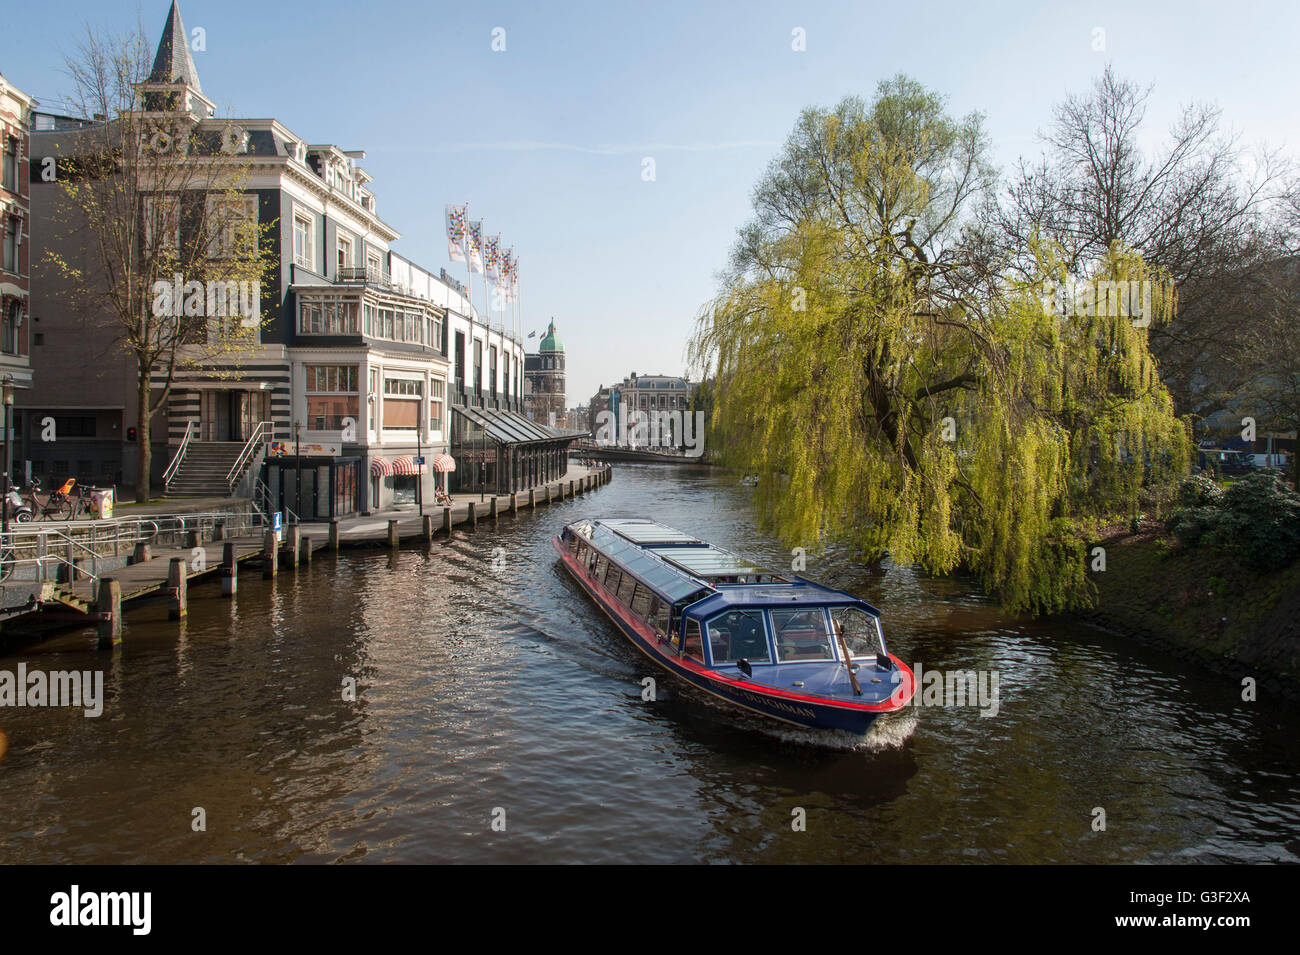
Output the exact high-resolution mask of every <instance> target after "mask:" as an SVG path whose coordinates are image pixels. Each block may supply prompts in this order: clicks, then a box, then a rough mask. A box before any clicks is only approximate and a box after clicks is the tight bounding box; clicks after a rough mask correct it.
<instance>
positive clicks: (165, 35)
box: [149, 0, 203, 93]
mask: <svg viewBox="0 0 1300 955" xmlns="http://www.w3.org/2000/svg"><path fill="white" fill-rule="evenodd" d="M149 82H150V83H184V84H185V85H186V86H188V87H190V88H191V89H193V90H194V91H195V92H196V93H201V92H203V88H202V87H201V86H199V71H198V70H196V69H195V68H194V58H193V57H192V56H190V42H189V35H188V34H187V33H186V32H185V24H184V23H182V22H181V8H180V6H178V5H177V3H176V0H172V8H171V11H170V12H169V13H168V14H167V24H166V26H164V27H163V32H162V39H160V40H159V41H158V52H157V53H156V54H154V58H153V70H152V71H150V73H149Z"/></svg>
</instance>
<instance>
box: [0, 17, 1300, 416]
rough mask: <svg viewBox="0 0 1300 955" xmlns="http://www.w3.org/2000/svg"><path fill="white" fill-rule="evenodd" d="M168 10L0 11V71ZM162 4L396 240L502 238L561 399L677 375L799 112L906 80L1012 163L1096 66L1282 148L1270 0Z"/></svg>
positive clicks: (62, 83)
mask: <svg viewBox="0 0 1300 955" xmlns="http://www.w3.org/2000/svg"><path fill="white" fill-rule="evenodd" d="M168 5H169V0H149V2H145V3H142V4H137V3H136V2H135V0H131V2H117V0H49V2H46V3H43V4H33V3H25V4H11V5H10V9H7V10H6V13H5V15H4V17H5V23H6V29H5V30H4V32H3V34H0V72H3V73H4V75H5V76H6V77H7V78H8V79H9V80H10V82H12V83H14V84H15V85H17V86H18V87H19V88H21V89H23V90H25V91H26V92H29V93H31V94H33V95H35V96H36V97H38V98H39V99H41V100H42V102H43V103H44V104H45V105H53V104H54V103H55V101H56V100H57V99H58V98H59V97H60V96H61V95H62V94H63V93H64V92H65V91H66V89H67V84H66V80H65V78H64V76H63V73H62V64H63V61H64V59H65V57H66V55H67V54H68V53H69V52H71V51H72V50H73V48H74V47H75V44H76V39H77V34H78V32H79V31H81V30H82V29H84V26H83V25H84V24H87V23H89V24H92V25H94V26H96V27H99V28H110V29H114V30H120V29H125V28H128V27H130V26H131V25H133V24H134V22H135V20H136V17H137V12H138V14H139V16H140V18H141V19H142V20H143V22H144V24H145V27H146V31H147V32H148V34H149V36H150V38H151V41H152V40H154V39H156V37H157V36H158V34H159V33H160V32H161V30H162V25H163V22H164V20H165V18H166V14H167V8H168ZM1135 7H1137V9H1134V8H1135ZM181 13H182V16H183V19H184V22H185V26H186V28H187V29H189V30H191V31H193V30H194V29H195V28H202V29H203V30H204V32H205V35H206V37H205V39H206V50H205V51H202V52H195V53H194V59H195V63H196V65H197V67H198V70H199V76H200V79H201V82H202V84H203V89H204V92H205V93H207V94H208V95H209V96H210V97H211V98H212V99H214V100H215V101H216V102H217V104H218V107H219V109H220V111H221V114H222V115H237V116H238V115H242V116H256V117H265V116H274V117H275V118H277V119H279V120H280V121H281V122H283V123H284V124H285V125H286V126H288V127H289V128H290V129H292V130H294V131H295V132H296V133H298V134H299V135H301V136H303V137H304V138H305V139H307V140H308V141H309V142H313V143H324V142H329V143H334V144H337V145H339V146H341V147H342V148H344V149H364V150H366V153H367V158H366V160H365V161H364V163H363V165H364V166H365V168H366V169H367V170H368V171H369V172H370V174H371V175H373V176H374V178H375V181H374V182H373V183H372V184H371V185H372V188H373V189H374V190H375V192H376V194H377V196H378V201H379V213H380V215H381V216H382V217H383V218H384V219H385V220H386V221H387V222H389V223H390V224H391V225H393V226H394V227H395V228H396V229H398V230H399V231H400V232H401V233H402V236H403V237H402V239H401V240H399V242H398V243H397V244H396V246H395V248H396V249H397V251H399V252H401V253H403V254H404V255H406V256H408V257H410V258H412V259H414V260H416V261H417V262H420V263H421V264H423V265H425V266H428V267H432V268H434V269H437V268H438V267H440V266H447V267H448V269H449V271H452V273H453V274H456V275H458V276H459V275H461V274H463V266H460V265H457V266H452V265H451V263H449V262H448V261H447V258H446V244H445V242H444V241H443V238H442V229H443V219H442V210H443V206H444V204H445V203H448V202H469V204H470V213H471V217H473V218H479V217H482V218H483V219H484V220H485V226H486V228H487V231H488V232H489V233H490V234H492V233H498V232H499V233H501V235H502V237H503V240H504V241H505V243H506V244H507V245H513V246H514V248H515V251H516V253H517V254H518V255H519V258H520V272H521V293H522V299H523V309H524V315H525V331H530V330H533V329H542V328H544V327H545V324H546V321H547V319H548V318H549V317H551V316H554V317H555V320H556V324H557V327H558V330H559V333H560V337H561V338H562V339H563V341H564V342H565V345H566V347H567V350H568V369H569V387H568V391H569V404H570V405H576V404H579V403H585V402H586V400H587V399H588V398H589V397H590V395H591V394H592V393H593V392H594V391H595V389H596V387H597V385H599V384H601V383H606V384H608V383H609V382H610V381H613V380H620V379H621V378H623V377H624V376H625V375H626V374H628V373H629V372H632V371H636V372H639V373H642V374H647V373H661V372H662V373H665V374H667V373H674V372H680V371H682V370H683V369H684V363H685V356H684V349H685V344H686V341H687V339H688V337H689V336H690V334H691V331H692V329H693V327H694V321H695V316H696V314H697V312H698V310H699V308H700V306H701V305H702V304H704V303H705V302H706V301H707V300H708V299H709V298H710V297H711V296H712V295H713V294H714V292H715V291H716V288H717V283H716V278H715V276H716V273H717V271H718V270H719V269H720V268H721V267H722V266H723V264H724V263H725V261H726V257H727V253H728V250H729V249H730V246H731V243H732V239H733V236H734V234H735V230H736V228H737V226H739V225H740V224H741V223H742V222H743V221H744V220H745V219H746V218H747V217H748V215H749V200H750V192H751V190H752V188H753V185H754V183H755V181H756V180H757V179H758V178H759V176H760V175H761V174H762V172H763V169H764V167H765V166H766V164H767V162H768V160H769V159H770V158H771V157H772V156H773V155H774V154H775V153H776V152H777V150H778V149H779V146H780V144H781V143H782V142H783V141H784V139H785V137H786V136H787V134H788V133H789V131H790V129H791V128H792V126H793V124H794V121H795V118H796V117H797V115H798V113H799V111H800V110H801V109H802V108H803V107H805V106H809V105H822V106H829V105H832V104H834V103H835V102H836V101H838V100H839V99H840V98H841V97H843V96H845V95H848V94H859V95H862V96H864V97H870V95H871V93H872V91H873V90H874V88H875V86H876V84H877V82H878V81H879V80H881V79H882V78H886V77H889V76H892V75H894V74H895V73H898V72H904V73H907V74H909V75H911V76H913V77H915V78H916V79H918V80H920V81H921V82H923V83H925V84H926V85H927V86H930V87H932V88H934V89H936V90H938V91H939V92H941V93H943V94H944V95H946V96H947V97H948V101H949V105H950V107H951V110H952V111H953V112H954V113H958V114H965V113H967V112H969V111H971V110H979V111H981V112H983V113H985V114H986V117H987V125H988V129H989V131H990V133H991V136H992V139H993V143H994V148H995V159H996V161H997V162H998V163H999V164H1000V165H1002V166H1003V168H1005V169H1009V168H1010V167H1011V166H1012V164H1013V163H1014V162H1015V160H1016V158H1017V157H1018V156H1020V155H1022V154H1036V153H1037V151H1038V145H1037V142H1036V139H1035V136H1036V133H1037V132H1038V130H1040V129H1042V128H1043V127H1044V126H1046V124H1047V123H1048V121H1049V119H1050V115H1051V107H1052V104H1053V103H1054V102H1057V101H1059V100H1060V99H1061V98H1062V97H1063V96H1064V95H1066V94H1067V93H1069V92H1083V91H1086V89H1087V88H1088V87H1089V85H1090V84H1091V82H1092V80H1093V78H1094V77H1096V76H1097V75H1098V74H1099V73H1100V72H1101V71H1102V69H1104V67H1105V65H1106V64H1107V62H1111V63H1113V64H1114V65H1115V67H1116V69H1117V71H1118V72H1119V73H1120V74H1121V75H1122V76H1125V77H1130V78H1132V79H1135V80H1137V81H1140V82H1141V83H1143V84H1154V87H1155V88H1154V92H1153V95H1152V99H1151V102H1150V108H1149V112H1148V119H1149V126H1150V130H1151V134H1152V141H1153V142H1154V141H1155V140H1156V139H1157V138H1158V135H1159V132H1160V131H1161V130H1162V129H1163V128H1165V127H1167V125H1168V123H1169V122H1170V120H1171V119H1172V118H1173V116H1174V114H1175V111H1176V109H1177V107H1178V106H1179V104H1181V103H1184V102H1187V101H1190V100H1198V101H1208V102H1212V103H1215V104H1217V105H1218V106H1220V107H1221V108H1222V109H1223V112H1224V117H1225V120H1226V121H1227V123H1228V124H1229V126H1230V127H1231V128H1232V129H1233V130H1234V131H1236V132H1237V133H1239V134H1240V135H1241V137H1242V139H1243V141H1245V142H1246V143H1260V142H1267V143H1268V144H1270V145H1274V146H1290V145H1292V144H1293V143H1294V141H1295V138H1296V136H1295V130H1296V128H1297V118H1298V117H1297V113H1298V112H1300V105H1298V103H1300V100H1298V98H1297V95H1296V93H1297V89H1298V88H1300V82H1297V81H1298V80H1300V65H1298V64H1297V57H1296V56H1295V54H1294V44H1295V38H1296V37H1297V35H1300V31H1298V30H1297V27H1298V26H1300V8H1298V7H1296V6H1295V5H1293V4H1288V3H1239V4H1225V3H1186V2H1184V3H1147V4H1140V5H1135V4H1129V3H1044V4H1031V3H1010V2H1003V3H989V4H972V3H934V2H932V3H927V4H924V5H921V6H910V7H908V6H899V5H884V4H876V3H864V2H861V0H857V2H830V3H815V4H810V3H777V2H765V0H750V2H736V3H721V2H719V3H688V2H678V0H666V2H658V3H649V2H647V3H619V2H614V0H608V2H604V3H541V2H526V3H498V4H493V3H474V4H467V3H455V4H444V3H421V2H414V0H370V2H369V3H367V4H365V5H362V4H355V3H346V4H344V3H338V4H332V3H330V2H324V0H317V2H312V3H305V2H298V0H278V2H275V3H266V2H247V0H219V2H218V0H182V2H181ZM496 27H501V28H504V30H505V40H506V50H505V51H504V52H494V51H493V50H492V48H491V44H492V31H493V29H494V28H496ZM796 27H798V28H802V29H803V30H804V31H805V35H806V44H807V49H806V51H804V52H795V51H794V50H792V49H791V37H792V30H794V29H795V28H796ZM1096 28H1101V29H1102V30H1104V31H1105V50H1104V51H1102V52H1097V51H1094V50H1093V45H1094V30H1095V29H1096ZM645 157H652V158H653V159H654V161H655V172H656V178H655V181H653V182H647V181H645V180H643V178H642V160H643V159H644V158H645ZM475 280H476V282H477V281H478V276H475ZM479 289H480V290H479V291H478V292H477V293H476V294H477V295H478V300H479V301H480V302H481V300H482V292H481V286H479Z"/></svg>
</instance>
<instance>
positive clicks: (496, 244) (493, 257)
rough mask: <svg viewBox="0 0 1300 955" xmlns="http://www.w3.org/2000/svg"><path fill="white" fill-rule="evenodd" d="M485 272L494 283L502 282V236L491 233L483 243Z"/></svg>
mask: <svg viewBox="0 0 1300 955" xmlns="http://www.w3.org/2000/svg"><path fill="white" fill-rule="evenodd" d="M483 274H484V275H486V276H487V280H488V281H489V282H491V283H492V284H493V285H500V284H501V236H499V235H491V236H488V239H487V241H486V242H485V243H483Z"/></svg>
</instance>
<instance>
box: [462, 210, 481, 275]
mask: <svg viewBox="0 0 1300 955" xmlns="http://www.w3.org/2000/svg"><path fill="white" fill-rule="evenodd" d="M465 254H466V255H468V256H469V268H470V271H471V272H482V271H483V220H482V219H479V220H478V221H477V222H471V223H470V224H469V232H468V233H466V244H465Z"/></svg>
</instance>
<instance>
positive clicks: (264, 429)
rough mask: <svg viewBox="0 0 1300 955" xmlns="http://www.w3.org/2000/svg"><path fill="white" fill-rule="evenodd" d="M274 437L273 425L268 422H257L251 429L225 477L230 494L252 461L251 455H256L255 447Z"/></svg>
mask: <svg viewBox="0 0 1300 955" xmlns="http://www.w3.org/2000/svg"><path fill="white" fill-rule="evenodd" d="M274 437H275V425H274V424H272V423H271V422H270V421H259V422H258V423H257V427H256V428H254V429H253V434H252V436H251V437H249V439H248V441H247V442H246V443H245V444H244V448H243V450H242V451H240V452H239V457H238V458H236V459H235V464H234V466H233V467H232V468H231V469H230V472H229V473H228V474H227V475H226V486H227V487H228V488H229V489H230V491H231V492H233V491H234V490H235V485H236V484H238V483H239V479H240V477H242V476H243V473H244V468H245V467H247V465H248V462H249V461H251V460H252V458H253V455H254V454H256V453H257V446H258V445H259V444H261V443H263V442H265V441H270V440H271V439H272V438H274Z"/></svg>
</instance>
